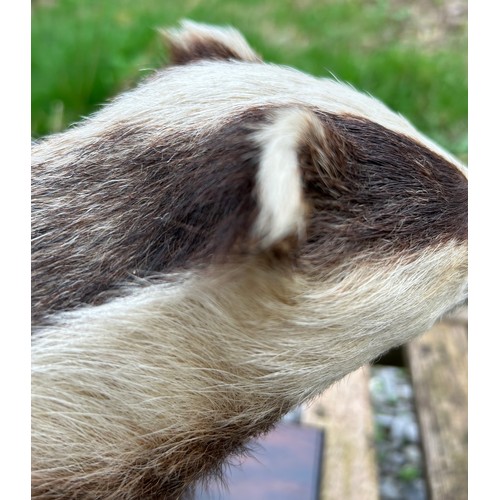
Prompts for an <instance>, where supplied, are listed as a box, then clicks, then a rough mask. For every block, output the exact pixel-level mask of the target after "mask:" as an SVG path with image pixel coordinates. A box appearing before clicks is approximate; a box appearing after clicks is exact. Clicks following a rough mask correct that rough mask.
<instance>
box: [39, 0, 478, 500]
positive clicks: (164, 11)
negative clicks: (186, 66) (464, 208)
mask: <svg viewBox="0 0 500 500" xmlns="http://www.w3.org/2000/svg"><path fill="white" fill-rule="evenodd" d="M31 5H32V19H31V21H32V38H31V54H32V62H31V64H32V68H31V69H32V71H31V83H32V88H31V99H32V100H31V105H32V115H31V128H32V138H36V137H40V136H43V135H46V134H50V133H54V132H58V131H61V130H64V129H65V128H66V127H67V126H68V125H70V124H71V123H73V122H75V121H78V120H79V119H80V118H81V117H82V116H85V115H88V114H89V113H91V112H93V111H95V110H97V109H98V108H99V106H100V105H102V104H103V103H105V102H106V101H107V100H108V99H110V98H112V97H113V96H115V95H116V94H118V93H120V92H122V91H124V90H126V89H128V88H130V87H132V86H134V85H135V84H136V83H137V82H138V81H139V80H140V79H141V78H144V77H145V76H147V75H148V74H150V73H151V72H153V71H154V70H155V69H156V68H159V67H161V66H163V65H166V64H168V54H167V53H166V52H165V48H164V46H163V45H162V43H161V41H160V37H159V36H158V34H157V31H156V29H157V28H163V27H169V26H175V25H176V24H177V23H178V22H179V20H181V19H184V18H188V19H192V20H195V21H199V22H204V23H212V24H219V25H232V26H234V27H236V28H238V29H239V30H240V31H241V32H242V33H243V34H244V36H245V37H246V38H247V40H248V41H249V43H250V45H251V46H252V47H253V48H255V49H256V51H257V52H258V53H260V54H261V55H262V56H263V58H264V59H265V60H266V61H268V62H273V63H278V64H285V65H289V66H293V67H296V68H298V69H301V70H303V71H305V72H308V73H311V74H313V75H316V76H321V77H328V76H331V75H334V76H335V77H337V78H338V79H340V80H343V81H347V82H349V83H350V84H352V85H353V86H354V87H356V88H357V89H359V90H364V91H366V92H368V93H370V94H371V95H373V96H375V97H377V98H379V99H381V100H382V101H383V102H385V103H386V104H387V105H388V106H390V107H391V108H393V109H394V110H396V111H398V112H400V113H401V114H403V115H405V116H406V117H407V118H409V119H410V121H412V122H413V123H414V125H415V126H416V127H417V128H419V129H420V130H421V131H422V132H424V133H425V134H427V135H428V136H430V137H431V138H432V139H434V140H435V141H436V142H438V143H439V144H441V145H442V146H444V147H445V148H447V149H448V150H450V151H451V152H452V153H454V154H455V155H456V156H458V157H459V158H460V159H461V160H462V161H464V162H466V161H467V154H468V135H467V112H468V100H467V1H466V0H420V1H418V2H417V1H413V2H411V1H407V0H372V1H369V2H367V1H362V0H281V1H279V2H278V1H276V2H271V1H269V0H238V1H228V0H204V1H202V0H182V1H173V0H141V1H137V0H113V1H109V2H108V1H102V0H32V2H31ZM398 364H399V365H400V363H396V365H398ZM370 388H371V396H372V402H373V406H374V418H375V437H376V444H377V455H378V458H379V475H380V498H381V499H382V500H401V499H403V498H404V499H405V500H425V499H426V498H427V494H426V491H425V487H424V486H423V480H422V475H423V473H422V468H423V466H422V457H421V452H420V451H419V450H420V448H419V446H420V445H419V438H418V431H417V430H415V429H416V425H417V424H416V418H415V414H414V413H415V412H414V409H413V403H412V398H413V396H412V390H411V385H410V381H409V376H408V371H407V369H406V368H404V367H401V366H388V367H384V366H376V367H374V368H373V369H372V371H371V381H370ZM405 422H406V423H405ZM403 424H404V425H403ZM396 431H397V432H396ZM398 436H399V437H398ZM405 436H406V437H405ZM408 436H410V437H408ZM412 456H413V457H414V458H412Z"/></svg>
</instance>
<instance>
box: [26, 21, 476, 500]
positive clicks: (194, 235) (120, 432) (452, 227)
mask: <svg viewBox="0 0 500 500" xmlns="http://www.w3.org/2000/svg"><path fill="white" fill-rule="evenodd" d="M162 36H163V37H164V39H165V41H166V43H167V45H168V47H169V51H170V57H171V64H170V65H169V66H168V67H166V68H163V69H160V70H158V71H157V72H156V73H155V74H153V75H152V76H150V77H148V78H147V79H146V80H145V81H143V82H142V83H140V84H139V85H138V86H137V88H135V89H133V90H130V91H128V92H125V93H124V94H122V95H120V96H118V97H117V98H115V99H114V100H113V101H112V102H110V103H109V104H107V105H106V106H104V107H103V108H102V109H101V110H100V111H98V112H97V113H96V114H94V115H92V116H91V117H89V118H88V119H85V120H84V121H82V122H81V123H79V124H77V125H75V126H73V127H71V128H69V129H68V130H67V131H65V132H63V133H60V134H56V135H53V136H50V137H47V138H45V139H42V140H41V141H39V142H37V143H36V144H34V146H33V148H32V180H33V184H32V209H33V216H32V325H33V330H32V495H33V498H81V499H84V498H88V499H143V498H180V497H181V496H183V495H186V494H188V493H189V492H190V491H192V489H193V486H194V485H195V484H197V483H198V482H200V481H205V480H207V479H209V478H211V477H213V476H218V475H220V474H221V470H222V468H223V464H224V463H225V462H226V460H227V458H228V457H230V456H231V455H234V454H238V453H244V452H245V449H246V448H245V447H246V445H247V443H248V441H249V440H250V439H251V438H253V437H255V436H258V435H259V434H262V433H264V432H266V431H268V430H269V429H270V428H272V426H273V425H274V424H275V423H276V422H277V421H278V420H279V419H280V418H281V417H282V416H283V415H284V414H285V413H286V412H288V411H289V410H290V409H292V408H293V407H295V406H296V405H299V404H301V403H303V402H305V401H307V400H309V399H310V398H312V397H314V396H315V395H317V394H319V393H321V392H322V391H323V390H324V389H326V388H327V387H328V386H330V385H331V384H332V383H334V382H335V381H337V380H339V379H341V378H342V377H344V376H345V375H346V374H348V373H349V372H351V371H353V370H355V369H357V368H358V367H360V366H362V365H363V364H365V363H367V362H369V361H370V360H373V359H374V358H376V357H378V356H380V355H381V354H382V353H384V352H385V351H387V350H388V349H390V348H392V347H395V346H398V345H400V344H402V343H404V342H407V341H409V340H410V339H412V338H414V337H415V336H416V335H418V334H420V333H422V332H424V331H425V330H426V329H428V328H429V327H430V326H431V325H432V324H433V323H434V322H435V321H436V320H437V319H439V318H440V317H441V316H442V315H443V314H445V313H447V312H448V311H449V310H450V309H452V308H454V307H456V306H457V305H458V304H460V303H462V302H463V301H464V300H465V299H466V298H467V171H466V169H465V167H464V166H463V165H461V164H460V163H459V162H458V161H457V160H456V159H455V158H453V157H452V156H451V155H450V154H449V153H447V152H445V151H444V150H443V149H441V148H440V147H438V146H437V145H436V144H434V143H433V142H432V141H430V140H429V139H428V138H426V137H425V136H423V135H422V134H420V133H419V132H418V131H417V130H416V129H415V128H414V127H413V126H412V125H411V124H410V123H409V122H408V121H407V120H405V119H404V118H403V117H401V116H400V115H398V114H396V113H394V112H393V111H391V110H389V109H388V108H387V107H386V106H384V105H383V104H382V103H380V102H379V101H377V100H376V99H374V98H372V97H369V96H367V95H365V94H363V93H360V92H357V91H356V90H354V89H353V88H352V87H350V86H348V85H345V84H343V83H339V82H337V81H332V80H330V79H322V78H314V77H312V76H309V75H306V74H304V73H302V72H299V71H297V70H294V69H291V68H288V67H282V66H277V65H270V64H266V63H264V62H262V60H261V58H260V56H258V55H257V54H256V53H255V52H254V51H253V50H252V49H251V48H250V47H249V46H248V44H247V42H246V41H245V40H244V38H243V37H242V36H241V35H240V34H239V33H238V32H237V31H235V30H234V29H231V28H218V27H212V26H207V25H202V24H197V23H193V22H187V21H186V22H183V23H182V24H181V26H180V27H179V28H177V29H173V30H165V31H163V32H162Z"/></svg>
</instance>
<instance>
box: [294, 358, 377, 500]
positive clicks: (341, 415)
mask: <svg viewBox="0 0 500 500" xmlns="http://www.w3.org/2000/svg"><path fill="white" fill-rule="evenodd" d="M369 380H370V372H369V369H368V368H367V367H364V368H361V369H360V370H357V371H356V372H354V373H352V374H350V375H348V376H347V377H346V378H344V379H343V380H341V381H340V382H338V383H337V384H335V385H334V386H333V387H331V388H330V389H328V390H327V391H326V392H324V393H323V394H322V395H321V397H319V398H317V399H316V400H314V401H313V402H312V404H311V405H309V406H308V407H306V408H304V410H303V414H302V419H301V420H302V422H303V423H305V424H308V425H315V426H317V427H320V428H322V429H323V431H324V442H323V467H322V481H321V494H320V498H321V500H360V499H363V500H376V499H378V498H379V494H378V479H377V464H376V457H375V447H374V434H373V416H372V409H371V402H370V391H369Z"/></svg>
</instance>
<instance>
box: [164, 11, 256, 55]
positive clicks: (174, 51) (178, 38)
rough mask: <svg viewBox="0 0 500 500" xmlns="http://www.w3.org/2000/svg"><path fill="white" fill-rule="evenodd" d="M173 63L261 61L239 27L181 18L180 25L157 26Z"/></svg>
mask: <svg viewBox="0 0 500 500" xmlns="http://www.w3.org/2000/svg"><path fill="white" fill-rule="evenodd" d="M159 32H160V34H161V36H162V38H163V40H164V41H165V43H166V45H167V48H168V49H169V52H170V60H171V63H172V64H174V65H181V64H188V63H191V62H195V61H199V60H203V59H209V60H210V59H211V60H214V59H215V60H217V59H218V60H239V61H247V62H261V58H260V57H259V56H258V55H257V54H256V53H255V52H254V51H253V50H252V48H251V47H250V46H249V45H248V43H247V41H246V40H245V39H244V38H243V36H242V35H241V34H240V32H239V31H237V30H235V29H234V28H230V27H219V26H211V25H208V24H202V23H195V22H193V21H188V20H184V21H182V22H181V23H180V28H177V29H176V28H172V29H160V30H159Z"/></svg>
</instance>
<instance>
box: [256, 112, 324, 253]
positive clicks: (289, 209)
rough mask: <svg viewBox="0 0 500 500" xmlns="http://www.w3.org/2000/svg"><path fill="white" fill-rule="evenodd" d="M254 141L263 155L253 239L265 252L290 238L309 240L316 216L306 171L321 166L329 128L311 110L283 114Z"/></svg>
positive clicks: (274, 114)
mask: <svg viewBox="0 0 500 500" xmlns="http://www.w3.org/2000/svg"><path fill="white" fill-rule="evenodd" d="M253 140H254V141H255V142H256V143H257V144H258V147H259V151H260V156H259V161H258V168H257V173H256V182H255V195H256V198H257V206H258V214H257V217H256V220H255V223H254V227H253V236H254V237H255V238H256V239H257V241H259V246H260V247H261V248H269V247H273V246H275V245H277V244H279V243H280V242H282V241H284V240H287V239H289V238H290V237H292V238H294V237H298V238H299V239H300V238H302V237H303V236H304V235H305V232H306V225H307V217H308V214H309V212H310V206H309V202H308V200H307V199H306V194H305V186H304V184H305V183H304V168H305V166H306V165H305V164H308V165H310V164H312V163H316V161H321V158H320V156H321V155H322V150H323V148H324V147H326V142H327V141H326V134H325V129H324V125H323V123H322V122H321V121H320V119H319V118H318V117H317V116H316V114H315V113H314V112H312V111H311V110H308V109H303V108H286V109H280V110H277V111H275V112H273V114H272V116H271V120H270V121H268V122H266V123H265V124H264V125H260V128H259V130H257V131H255V132H254V134H253ZM309 156H311V158H309ZM312 156H314V157H316V158H312Z"/></svg>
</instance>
